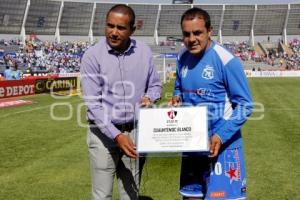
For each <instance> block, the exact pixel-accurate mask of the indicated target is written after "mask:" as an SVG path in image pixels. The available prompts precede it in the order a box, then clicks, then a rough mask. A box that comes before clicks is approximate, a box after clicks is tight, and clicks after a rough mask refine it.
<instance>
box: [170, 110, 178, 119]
mask: <svg viewBox="0 0 300 200" xmlns="http://www.w3.org/2000/svg"><path fill="white" fill-rule="evenodd" d="M176 115H177V111H175V110H170V111H168V117H169V118H170V119H174V118H175V117H176Z"/></svg>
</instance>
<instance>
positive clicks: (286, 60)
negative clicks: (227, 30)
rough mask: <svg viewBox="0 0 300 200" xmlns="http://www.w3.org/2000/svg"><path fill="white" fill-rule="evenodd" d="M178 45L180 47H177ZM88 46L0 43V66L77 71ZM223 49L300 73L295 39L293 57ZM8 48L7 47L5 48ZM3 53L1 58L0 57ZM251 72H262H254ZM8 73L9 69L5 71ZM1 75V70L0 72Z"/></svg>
mask: <svg viewBox="0 0 300 200" xmlns="http://www.w3.org/2000/svg"><path fill="white" fill-rule="evenodd" d="M180 43H181V41H180V40H178V39H177V38H175V39H172V40H167V41H166V43H161V44H160V45H162V46H165V45H167V46H169V45H171V44H172V45H175V44H176V45H177V46H181V45H180ZM178 44H179V45H178ZM90 45H91V44H90V43H88V42H62V43H57V42H48V41H41V40H39V39H37V38H36V37H35V38H30V39H29V40H27V41H26V45H23V44H22V42H21V41H20V40H0V67H1V66H5V68H6V69H11V70H13V68H14V66H15V64H14V63H16V65H17V68H19V70H20V69H21V71H22V72H25V73H29V74H30V73H31V74H33V73H35V72H43V73H48V74H58V73H72V72H79V69H80V59H81V56H82V55H83V53H84V52H85V51H86V50H87V49H88V48H89V46H90ZM224 46H225V47H226V48H227V49H229V50H230V51H231V52H232V53H233V54H235V55H236V56H237V57H239V58H240V59H241V60H242V61H249V60H252V61H254V62H256V63H265V64H267V65H270V66H275V67H278V69H281V70H300V40H299V39H294V40H292V41H291V42H290V43H289V47H290V49H291V50H292V52H293V53H292V54H290V55H288V54H287V53H286V52H278V51H276V50H275V51H269V52H268V54H267V55H261V54H258V53H256V52H255V50H254V48H253V47H251V46H249V45H248V43H247V42H226V43H224ZM5 47H15V48H16V49H15V51H12V50H11V49H10V52H9V53H7V54H5V53H3V51H4V50H3V48H5ZM8 49H9V48H8ZM1 53H2V56H1ZM253 70H261V69H260V68H259V69H255V67H253ZM7 71H8V70H7ZM2 74H3V75H4V71H2Z"/></svg>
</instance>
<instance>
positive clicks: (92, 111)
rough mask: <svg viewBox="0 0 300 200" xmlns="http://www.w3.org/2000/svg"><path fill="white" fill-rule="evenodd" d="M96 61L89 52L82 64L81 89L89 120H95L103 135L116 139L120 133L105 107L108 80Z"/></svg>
mask: <svg viewBox="0 0 300 200" xmlns="http://www.w3.org/2000/svg"><path fill="white" fill-rule="evenodd" d="M99 68H100V67H99V66H98V63H97V62H96V60H95V59H94V58H93V56H91V55H90V54H89V52H87V53H86V54H85V55H84V56H83V58H82V62H81V68H80V73H81V87H82V90H83V98H84V100H85V103H86V106H87V108H88V111H89V113H88V115H89V116H88V117H89V120H93V121H94V123H95V124H96V125H97V126H98V127H99V129H100V130H101V132H102V133H104V134H105V135H106V136H108V137H109V138H111V139H114V138H115V137H116V136H117V135H118V134H120V131H119V130H118V129H117V128H116V127H115V126H114V125H113V124H112V123H111V116H110V114H109V111H108V109H107V108H106V107H105V106H103V104H102V98H103V90H104V88H105V87H107V85H106V84H107V82H106V78H107V77H103V76H102V75H101V74H100V69H99Z"/></svg>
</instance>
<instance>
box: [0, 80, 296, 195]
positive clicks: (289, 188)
mask: <svg viewBox="0 0 300 200" xmlns="http://www.w3.org/2000/svg"><path fill="white" fill-rule="evenodd" d="M249 81H250V85H251V89H252V92H253V96H254V100H255V102H257V105H258V106H256V112H255V113H254V114H253V115H252V119H251V120H249V121H248V122H247V124H246V125H245V126H244V128H243V135H244V143H245V154H246V162H247V174H248V175H247V178H248V179H247V184H248V188H247V193H248V199H249V200H297V199H300V190H299V188H300V167H299V166H300V153H299V152H300V122H299V120H300V79H299V78H277V79H275V78H266V79H264V78H255V79H254V78H253V79H250V80H249ZM171 90H172V85H171V84H168V85H165V87H164V96H165V97H166V98H164V99H163V101H165V100H166V99H167V98H169V97H170V94H171ZM24 99H29V100H32V101H33V102H34V103H33V104H32V105H29V106H23V107H16V108H4V109H0V199H1V200H2V199H3V200H40V199H42V200H88V199H90V187H91V185H90V184H91V183H90V174H89V161H88V154H87V147H86V128H85V127H83V126H79V125H78V124H79V123H78V122H82V123H83V122H84V120H85V116H84V113H85V108H84V106H83V103H82V99H81V98H79V97H70V98H68V99H55V98H53V97H51V96H50V95H46V94H44V95H38V96H31V97H26V98H24ZM259 104H261V105H263V106H264V112H262V110H261V107H259ZM262 117H263V119H261V120H254V119H255V118H262ZM55 118H56V120H54V119H55ZM82 123H81V124H82ZM179 169H180V158H179V157H166V158H163V157H159V158H155V157H151V158H149V159H148V161H147V163H146V165H145V168H144V174H143V177H142V185H141V194H142V196H143V198H142V199H144V200H151V199H154V200H175V199H178V200H179V199H180V196H179V195H178V183H179ZM115 196H116V195H115ZM114 199H117V198H114Z"/></svg>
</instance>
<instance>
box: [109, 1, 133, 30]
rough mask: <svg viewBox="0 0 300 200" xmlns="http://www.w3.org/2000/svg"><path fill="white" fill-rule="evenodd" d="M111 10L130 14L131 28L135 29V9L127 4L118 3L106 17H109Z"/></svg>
mask: <svg viewBox="0 0 300 200" xmlns="http://www.w3.org/2000/svg"><path fill="white" fill-rule="evenodd" d="M111 12H116V13H122V14H124V15H128V17H129V23H130V24H129V25H130V28H131V29H133V28H134V23H135V13H134V11H133V9H132V8H131V7H129V6H127V5H125V4H117V5H114V6H113V7H112V8H111V9H110V10H109V11H108V12H107V14H106V19H107V18H108V15H109V14H110V13H111Z"/></svg>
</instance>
